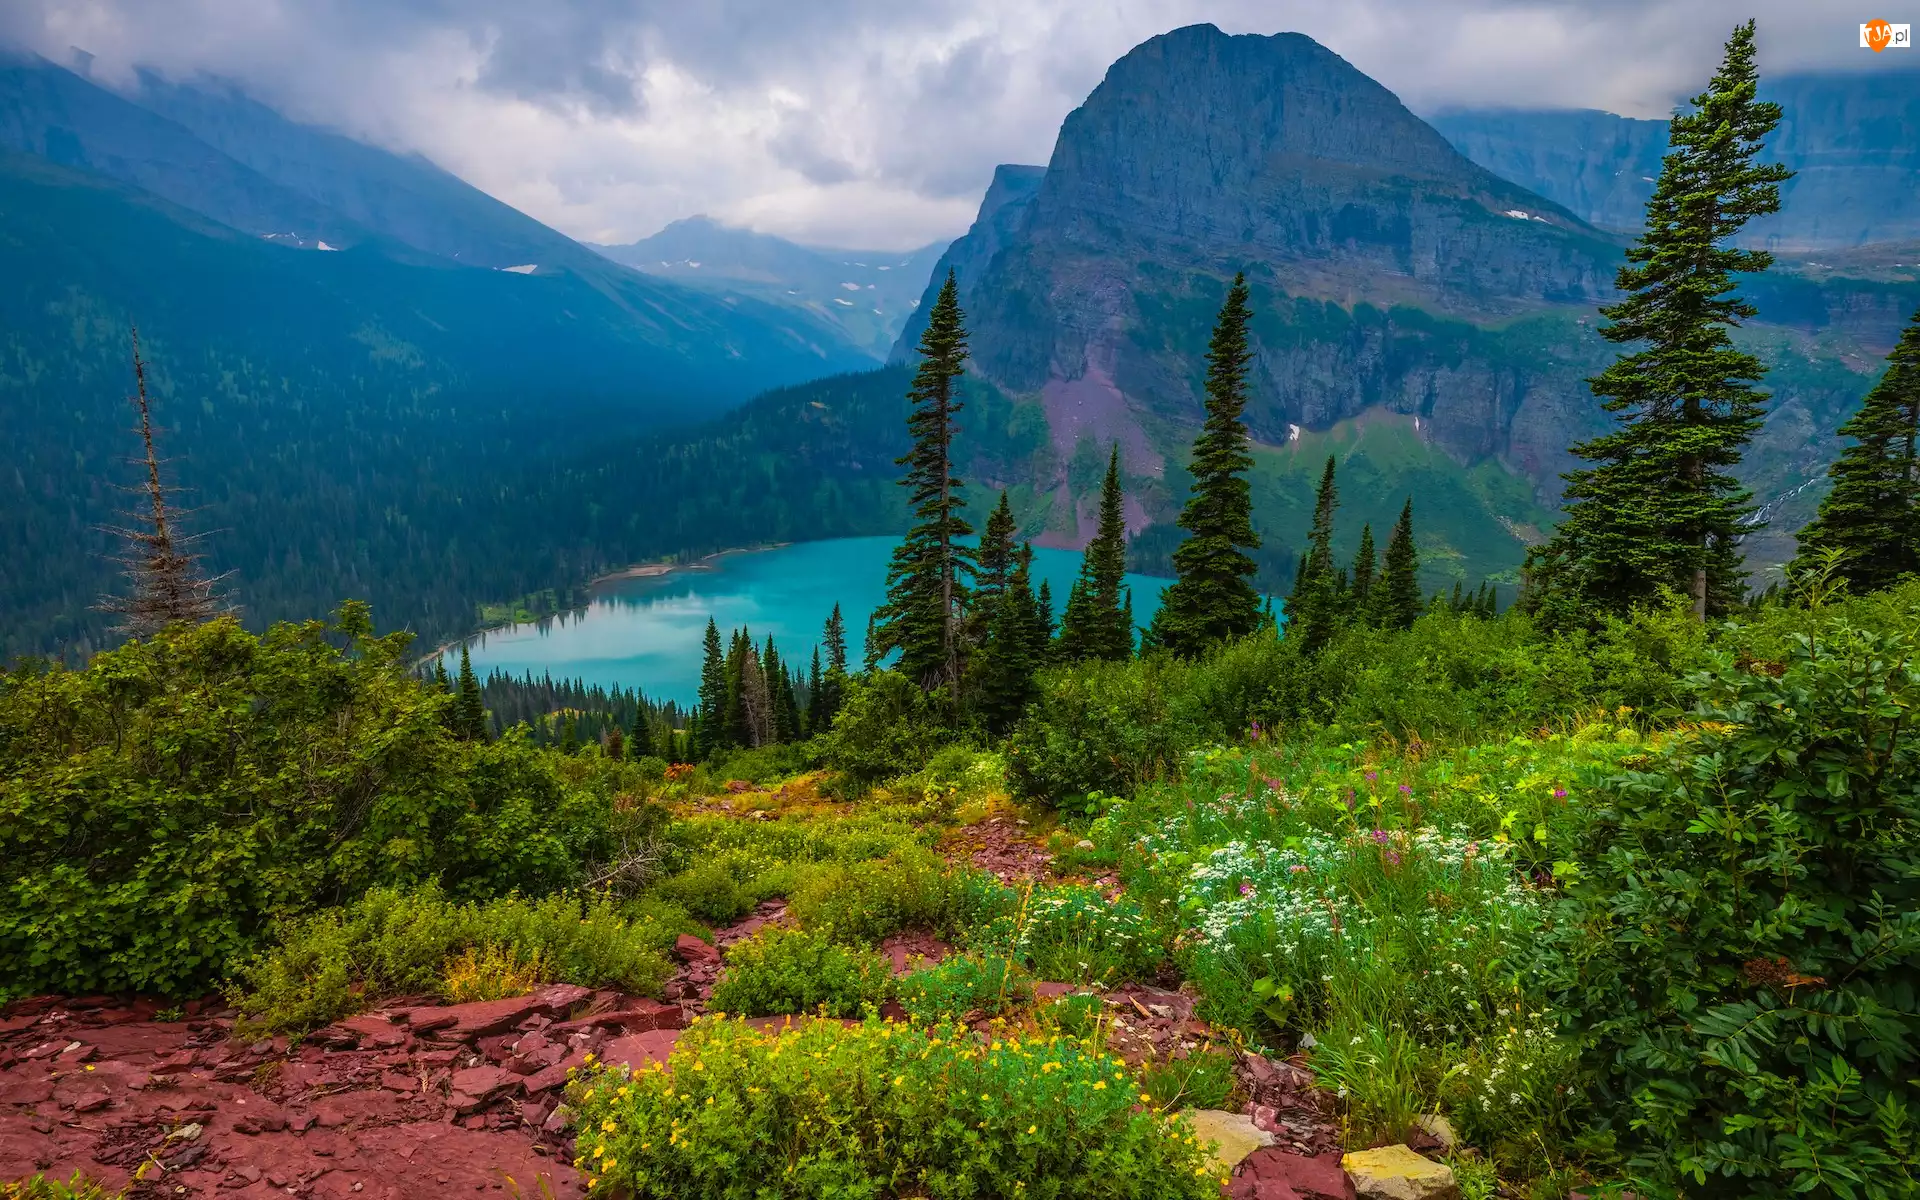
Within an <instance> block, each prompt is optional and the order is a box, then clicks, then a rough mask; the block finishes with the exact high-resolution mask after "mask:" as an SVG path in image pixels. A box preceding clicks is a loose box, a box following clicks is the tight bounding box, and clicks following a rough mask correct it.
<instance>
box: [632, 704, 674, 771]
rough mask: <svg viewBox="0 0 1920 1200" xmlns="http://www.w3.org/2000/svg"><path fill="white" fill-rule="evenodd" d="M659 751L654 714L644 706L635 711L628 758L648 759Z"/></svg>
mask: <svg viewBox="0 0 1920 1200" xmlns="http://www.w3.org/2000/svg"><path fill="white" fill-rule="evenodd" d="M669 732H671V730H669ZM657 750H658V743H657V741H656V739H655V738H654V736H653V714H652V713H651V712H649V711H648V709H647V706H646V705H645V704H642V705H641V706H640V707H639V708H638V709H637V710H635V712H634V714H633V728H632V729H631V730H629V731H628V733H627V757H628V758H646V757H647V756H648V755H651V754H654V753H657Z"/></svg>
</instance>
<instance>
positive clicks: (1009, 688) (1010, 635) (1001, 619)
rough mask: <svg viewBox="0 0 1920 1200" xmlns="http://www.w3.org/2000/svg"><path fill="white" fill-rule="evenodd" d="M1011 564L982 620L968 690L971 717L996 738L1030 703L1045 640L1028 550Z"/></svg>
mask: <svg viewBox="0 0 1920 1200" xmlns="http://www.w3.org/2000/svg"><path fill="white" fill-rule="evenodd" d="M1013 562H1014V566H1013V570H1012V572H1011V574H1010V575H1009V576H1008V579H1007V583H1006V586H1005V587H1004V588H1003V589H1002V590H1001V593H1000V594H999V595H998V596H996V597H995V598H994V601H993V607H992V611H991V612H990V613H989V614H988V619H987V629H986V636H985V640H984V641H983V642H982V644H981V647H980V653H979V656H978V658H977V659H976V661H975V663H974V665H973V667H972V671H973V679H972V682H971V683H970V684H969V690H970V691H971V693H972V695H973V711H974V712H975V714H976V715H977V716H978V717H979V718H980V720H981V722H982V723H984V724H985V725H986V727H987V730H988V732H990V733H993V734H996V735H998V734H1002V733H1005V732H1006V731H1007V730H1009V729H1011V728H1012V727H1013V725H1014V723H1015V722H1016V721H1018V720H1019V719H1020V713H1021V711H1022V710H1024V709H1025V708H1026V706H1027V701H1028V700H1030V699H1032V698H1033V692H1034V681H1033V676H1034V672H1035V671H1036V670H1038V669H1039V667H1040V664H1041V659H1042V657H1043V656H1044V654H1045V652H1046V645H1047V639H1048V636H1049V630H1048V629H1047V627H1046V622H1045V621H1044V620H1043V619H1042V618H1041V616H1040V608H1039V601H1038V600H1037V599H1036V598H1035V597H1034V594H1033V575H1032V570H1033V547H1032V546H1022V547H1021V549H1020V551H1019V552H1018V553H1017V554H1016V555H1015V556H1014V559H1013Z"/></svg>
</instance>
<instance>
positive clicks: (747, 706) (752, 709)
mask: <svg viewBox="0 0 1920 1200" xmlns="http://www.w3.org/2000/svg"><path fill="white" fill-rule="evenodd" d="M744 640H745V642H746V648H745V649H744V650H743V651H742V652H741V655H740V722H741V725H740V729H741V737H740V744H741V745H742V746H745V747H746V748H748V749H749V750H752V749H757V748H759V747H761V746H764V745H767V744H768V743H769V742H771V741H773V685H772V681H771V680H770V679H769V677H768V673H767V671H766V669H765V668H764V667H762V666H761V664H760V655H759V653H758V651H757V649H756V647H755V646H754V644H753V638H752V636H751V635H748V636H746V638H745V639H744Z"/></svg>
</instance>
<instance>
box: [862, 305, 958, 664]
mask: <svg viewBox="0 0 1920 1200" xmlns="http://www.w3.org/2000/svg"><path fill="white" fill-rule="evenodd" d="M919 350H920V356H921V357H920V368H919V370H918V371H917V372H916V373H915V375H914V379H913V386H912V387H911V388H910V389H908V392H907V397H908V399H909V400H911V401H912V404H913V412H912V415H911V416H909V417H908V418H907V429H908V432H910V433H911V434H912V435H913V449H912V450H910V451H908V452H907V454H905V455H904V456H902V457H901V458H900V459H898V460H897V461H898V462H899V464H900V465H901V466H903V467H905V468H907V473H906V476H905V477H904V478H902V479H901V480H900V483H901V485H902V486H903V487H906V488H907V489H908V490H909V493H910V495H909V501H908V502H909V504H910V505H911V507H912V510H913V515H914V518H915V520H916V521H917V524H915V525H914V527H913V528H912V529H910V530H908V531H907V536H906V537H905V538H904V539H902V540H901V543H900V545H899V546H898V547H896V548H895V550H894V552H893V561H892V563H891V564H890V565H889V566H888V568H887V602H886V604H885V605H883V606H882V607H881V609H880V623H879V633H880V638H881V643H882V645H883V646H884V647H886V648H887V649H898V650H899V651H900V666H899V669H900V671H901V672H902V673H903V674H905V675H906V676H907V678H909V679H912V680H914V681H916V682H918V683H919V684H920V686H921V687H922V688H925V689H926V690H928V691H932V690H933V689H934V688H937V687H941V686H943V685H952V686H953V687H954V688H955V699H956V701H957V700H958V687H959V683H960V649H961V647H960V641H961V629H960V624H961V620H962V618H963V617H964V615H965V612H966V607H967V581H966V579H965V578H964V577H965V576H968V575H971V574H972V573H973V570H974V555H973V551H972V550H971V549H970V548H969V547H967V546H966V545H964V544H962V543H961V542H960V540H959V539H961V538H963V537H966V536H968V535H969V534H971V533H972V532H973V527H972V526H970V525H968V524H967V521H966V518H965V517H964V516H963V515H962V512H963V510H964V508H965V501H964V499H963V497H962V495H961V483H960V481H959V479H957V478H955V476H954V473H953V438H954V434H955V433H956V432H957V431H958V426H957V425H956V424H955V422H954V417H955V415H956V414H958V413H959V411H960V408H961V403H960V397H959V389H958V386H957V381H958V380H959V378H960V376H961V375H962V374H963V373H964V372H965V371H966V361H967V331H966V327H965V324H964V316H963V314H962V313H961V311H960V291H959V286H958V284H957V283H956V282H955V279H954V274H953V272H952V271H948V272H947V281H946V282H945V283H944V284H942V285H941V288H940V294H939V297H938V299H936V300H935V301H934V304H933V311H932V312H930V313H929V314H928V316H927V329H926V332H925V333H924V334H922V335H921V338H920V347H919Z"/></svg>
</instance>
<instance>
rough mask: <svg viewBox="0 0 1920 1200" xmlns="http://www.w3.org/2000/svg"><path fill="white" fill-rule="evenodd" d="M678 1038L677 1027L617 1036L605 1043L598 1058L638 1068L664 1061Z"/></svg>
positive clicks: (671, 1051) (671, 1052) (670, 1053)
mask: <svg viewBox="0 0 1920 1200" xmlns="http://www.w3.org/2000/svg"><path fill="white" fill-rule="evenodd" d="M679 1040H680V1031H679V1030H678V1029H653V1030H648V1031H647V1032H645V1033H631V1034H628V1035H627V1036H625V1037H617V1038H614V1039H613V1040H612V1041H610V1042H608V1043H607V1048H606V1049H605V1050H603V1051H601V1052H600V1059H601V1061H602V1062H606V1063H610V1064H611V1063H626V1064H627V1065H628V1066H630V1067H632V1068H634V1069H635V1070H639V1069H640V1068H641V1067H644V1066H646V1065H647V1064H648V1063H656V1062H666V1061H667V1059H668V1058H669V1057H670V1056H671V1055H672V1054H673V1047H674V1043H676V1042H678V1041H679Z"/></svg>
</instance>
